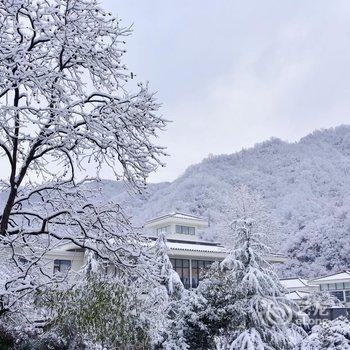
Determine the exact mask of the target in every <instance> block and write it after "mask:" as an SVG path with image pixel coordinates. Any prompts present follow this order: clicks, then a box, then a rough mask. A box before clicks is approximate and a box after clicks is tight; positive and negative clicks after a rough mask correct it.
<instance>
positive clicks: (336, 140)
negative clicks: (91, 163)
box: [103, 125, 350, 276]
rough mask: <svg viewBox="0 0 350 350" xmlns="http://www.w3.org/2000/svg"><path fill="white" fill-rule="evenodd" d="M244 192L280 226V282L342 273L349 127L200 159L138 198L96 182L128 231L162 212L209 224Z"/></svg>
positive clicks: (347, 230) (346, 255) (349, 241)
mask: <svg viewBox="0 0 350 350" xmlns="http://www.w3.org/2000/svg"><path fill="white" fill-rule="evenodd" d="M240 184H244V185H246V186H247V187H248V188H250V189H252V190H254V191H257V192H259V193H260V194H261V195H262V196H263V198H264V200H265V202H266V205H267V206H268V208H269V209H270V210H271V212H272V213H273V214H274V215H275V216H276V217H277V218H278V220H279V221H280V224H281V232H280V233H279V235H280V240H279V242H278V243H276V245H277V247H276V248H278V249H279V251H281V252H283V253H286V254H288V256H289V257H290V258H291V260H290V263H289V264H288V265H287V266H286V268H285V271H286V274H289V275H294V274H300V275H306V276H312V275H316V274H319V273H328V272H330V271H338V270H341V269H344V268H345V267H347V268H349V267H350V126H344V125H343V126H340V127H337V128H334V129H328V130H322V131H315V132H314V133H312V134H310V135H308V136H306V137H304V138H302V139H301V140H300V141H299V142H296V143H287V142H283V141H281V140H279V139H271V140H269V141H266V142H263V143H260V144H257V145H256V146H255V147H253V148H251V149H247V150H242V151H241V152H238V153H234V154H231V155H219V156H214V157H210V158H207V159H204V160H203V161H202V162H201V163H199V164H197V165H193V166H191V167H189V168H188V169H187V170H186V172H185V173H184V174H183V175H182V176H180V177H179V178H178V179H176V180H175V181H173V182H171V183H160V184H151V185H150V186H149V190H148V193H147V194H145V195H144V196H143V197H142V198H138V197H130V196H129V194H128V193H127V192H126V191H125V189H124V187H123V186H122V185H121V184H120V183H115V182H113V181H104V182H103V192H104V196H106V197H107V198H111V199H113V200H116V201H117V202H118V203H120V204H123V205H124V206H125V208H126V209H127V211H128V213H129V214H130V215H132V216H133V217H134V220H135V223H136V224H139V225H140V224H142V223H143V222H144V221H145V220H147V219H149V218H151V217H154V216H157V215H159V214H163V213H167V212H170V211H175V210H177V211H184V212H188V213H193V214H197V215H201V216H206V217H210V220H211V221H212V222H214V223H215V220H216V219H217V218H218V217H219V214H220V212H221V210H222V206H223V205H224V204H223V201H222V198H224V196H225V195H227V193H230V191H232V190H233V188H234V187H235V186H237V185H240Z"/></svg>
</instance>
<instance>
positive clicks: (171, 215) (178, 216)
mask: <svg viewBox="0 0 350 350" xmlns="http://www.w3.org/2000/svg"><path fill="white" fill-rule="evenodd" d="M168 218H176V219H189V220H198V221H203V222H207V221H208V220H206V219H204V218H201V217H199V216H195V215H190V214H184V213H180V212H173V213H169V214H166V215H161V216H158V217H156V218H153V219H150V220H148V221H146V223H145V224H150V223H152V222H155V221H159V220H164V219H168Z"/></svg>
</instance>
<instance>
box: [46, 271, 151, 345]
mask: <svg viewBox="0 0 350 350" xmlns="http://www.w3.org/2000/svg"><path fill="white" fill-rule="evenodd" d="M40 306H42V307H43V306H45V307H46V308H47V309H48V310H49V311H50V314H51V319H50V321H49V322H48V324H47V325H46V327H45V328H46V329H48V330H49V331H50V333H51V334H57V335H59V336H60V337H62V338H63V339H65V341H66V342H67V343H68V344H69V346H71V347H72V348H74V346H73V345H72V344H76V345H75V346H76V347H77V346H78V344H85V343H87V342H90V343H91V344H95V345H98V344H100V345H101V346H103V347H106V348H108V349H128V348H144V349H147V348H149V346H150V345H149V341H150V339H149V335H148V332H149V321H148V320H147V318H146V317H145V312H146V310H145V309H144V305H143V300H142V295H140V293H139V291H138V290H137V289H136V288H133V282H131V281H130V282H129V283H127V281H121V280H118V279H114V278H113V277H111V276H105V277H103V276H101V275H98V274H91V275H89V276H87V277H86V279H85V280H84V281H83V282H80V283H78V284H77V285H76V286H74V287H73V288H71V289H68V290H65V291H57V290H53V291H52V292H51V293H45V294H44V295H42V296H41V305H40ZM77 348H78V347H77Z"/></svg>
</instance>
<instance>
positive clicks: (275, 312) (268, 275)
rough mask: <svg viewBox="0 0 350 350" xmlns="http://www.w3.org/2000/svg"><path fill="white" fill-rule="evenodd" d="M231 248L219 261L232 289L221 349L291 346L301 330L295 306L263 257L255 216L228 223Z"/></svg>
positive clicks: (265, 249) (262, 349)
mask: <svg viewBox="0 0 350 350" xmlns="http://www.w3.org/2000/svg"><path fill="white" fill-rule="evenodd" d="M229 229H230V232H231V240H232V242H234V248H232V249H231V251H230V253H229V254H228V256H227V257H226V258H225V259H224V260H223V261H222V262H221V263H220V269H221V271H223V272H224V273H225V275H226V276H225V278H226V279H227V280H228V281H229V285H231V288H232V291H231V294H232V293H233V296H232V299H233V300H234V302H233V304H232V305H230V307H231V308H232V311H231V312H233V314H234V317H233V319H232V321H230V322H229V323H228V325H227V328H226V329H225V330H224V331H223V334H222V335H219V337H218V338H217V346H218V348H220V349H231V350H234V349H237V350H238V349H239V350H253V349H255V350H257V349H258V350H267V349H276V350H277V349H286V350H287V349H292V348H293V347H294V345H295V344H294V342H293V340H292V337H294V336H295V335H296V334H298V332H300V334H302V330H301V329H299V327H297V326H296V325H295V324H293V323H292V321H293V318H295V317H296V311H297V307H296V305H295V304H294V303H292V302H291V301H289V300H288V299H287V298H285V296H284V290H283V287H282V286H281V284H280V283H279V281H278V278H277V276H276V274H275V273H274V271H273V270H272V267H271V266H270V264H269V263H268V262H267V261H266V260H265V255H267V254H268V253H269V247H268V246H267V245H266V244H265V242H266V238H265V237H264V235H263V234H262V233H261V231H260V230H259V227H257V226H256V224H255V222H254V219H253V218H250V217H247V216H246V217H245V216H243V217H241V218H239V219H235V218H234V219H233V220H232V222H231V224H230V228H229Z"/></svg>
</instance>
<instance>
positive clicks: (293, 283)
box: [280, 278, 309, 288]
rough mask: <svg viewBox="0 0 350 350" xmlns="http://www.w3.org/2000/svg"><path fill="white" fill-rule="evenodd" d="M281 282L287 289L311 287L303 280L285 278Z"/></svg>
mask: <svg viewBox="0 0 350 350" xmlns="http://www.w3.org/2000/svg"><path fill="white" fill-rule="evenodd" d="M280 282H281V284H282V286H283V287H285V288H303V287H308V286H309V285H308V283H307V280H306V279H303V278H284V279H281V280H280Z"/></svg>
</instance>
